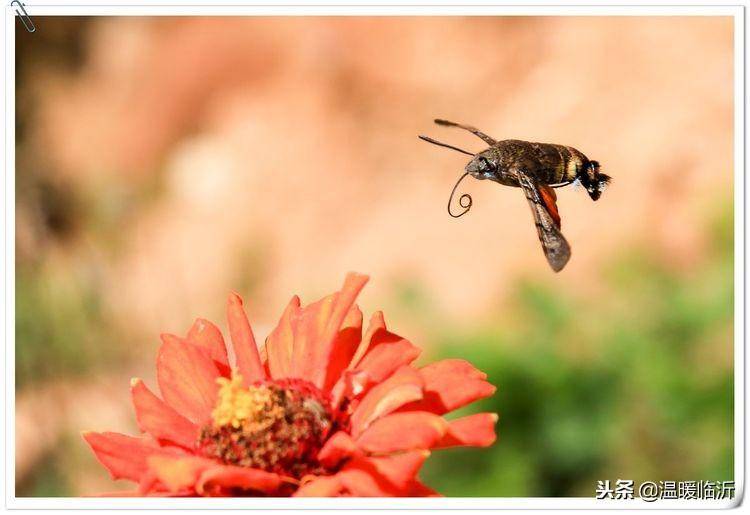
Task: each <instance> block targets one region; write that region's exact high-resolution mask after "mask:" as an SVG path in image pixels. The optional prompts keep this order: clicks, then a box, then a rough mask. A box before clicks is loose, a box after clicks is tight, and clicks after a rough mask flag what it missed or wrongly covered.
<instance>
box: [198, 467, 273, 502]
mask: <svg viewBox="0 0 750 515" xmlns="http://www.w3.org/2000/svg"><path fill="white" fill-rule="evenodd" d="M279 486H281V477H280V476H279V475H278V474H274V473H272V472H266V471H265V470H260V469H254V468H247V467H237V466H234V465H219V466H214V467H212V468H210V469H208V470H206V471H205V472H203V474H201V476H200V479H199V480H198V482H197V484H196V490H197V491H198V493H199V494H201V495H206V494H208V495H211V494H219V493H221V492H224V491H226V490H230V491H231V490H235V489H239V490H250V491H254V492H262V493H264V494H270V493H273V492H275V491H277V490H278V489H279ZM230 493H231V492H230Z"/></svg>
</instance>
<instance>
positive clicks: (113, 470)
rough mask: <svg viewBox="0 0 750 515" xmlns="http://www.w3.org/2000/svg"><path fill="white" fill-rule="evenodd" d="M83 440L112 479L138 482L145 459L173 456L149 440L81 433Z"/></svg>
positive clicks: (112, 434)
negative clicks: (154, 456) (156, 455)
mask: <svg viewBox="0 0 750 515" xmlns="http://www.w3.org/2000/svg"><path fill="white" fill-rule="evenodd" d="M83 439H84V440H86V443H88V444H89V446H90V447H91V450H92V451H94V454H95V455H96V459H97V460H99V462H100V463H101V464H102V465H104V467H105V468H106V469H107V470H108V471H109V473H110V475H111V476H112V479H130V480H132V481H138V480H139V479H140V478H141V476H142V475H143V474H144V473H145V472H146V469H147V464H146V459H147V458H148V457H149V456H152V455H154V454H161V455H169V454H172V455H174V454H175V453H174V452H172V451H168V450H166V449H162V448H160V447H159V446H158V445H157V444H156V443H154V442H153V441H152V440H150V439H146V438H143V437H135V436H128V435H123V434H120V433H110V432H106V433H95V432H93V431H87V432H85V433H83Z"/></svg>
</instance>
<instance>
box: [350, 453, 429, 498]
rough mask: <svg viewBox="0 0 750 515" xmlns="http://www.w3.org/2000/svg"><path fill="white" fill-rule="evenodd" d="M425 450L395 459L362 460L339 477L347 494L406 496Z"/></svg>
mask: <svg viewBox="0 0 750 515" xmlns="http://www.w3.org/2000/svg"><path fill="white" fill-rule="evenodd" d="M429 455H430V453H429V452H428V451H424V450H416V451H409V452H403V453H400V454H396V455H393V456H380V457H361V458H356V459H354V460H352V461H350V462H349V463H347V464H346V465H345V466H344V468H343V469H342V470H341V472H339V473H338V474H337V476H338V477H339V479H340V481H341V483H342V484H343V486H344V488H345V489H346V490H348V493H349V494H351V495H355V496H361V497H382V496H407V495H409V494H410V493H411V490H412V484H413V482H414V481H415V477H416V475H417V472H418V471H419V469H420V467H421V466H422V463H424V460H425V459H426V458H427V456H429Z"/></svg>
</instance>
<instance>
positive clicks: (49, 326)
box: [16, 265, 126, 388]
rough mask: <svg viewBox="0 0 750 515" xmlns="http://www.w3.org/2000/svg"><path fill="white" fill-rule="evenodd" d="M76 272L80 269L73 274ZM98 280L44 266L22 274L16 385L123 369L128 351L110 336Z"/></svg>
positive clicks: (23, 268) (19, 276)
mask: <svg viewBox="0 0 750 515" xmlns="http://www.w3.org/2000/svg"><path fill="white" fill-rule="evenodd" d="M73 272H75V270H74V271H73ZM105 320H106V317H105V316H104V314H103V313H102V307H101V303H100V298H99V294H98V286H97V284H96V280H95V278H94V277H93V276H91V275H90V274H89V275H83V274H82V275H81V276H72V275H69V274H59V273H55V272H53V271H51V270H48V269H46V268H44V267H43V266H32V265H26V266H20V267H19V268H18V269H17V272H16V386H17V387H18V388H23V387H24V386H26V385H27V384H31V383H34V382H35V383H37V384H40V383H42V382H44V381H45V380H48V379H52V378H61V377H69V376H75V375H79V374H81V373H84V372H86V371H88V370H89V369H90V368H91V367H92V366H93V365H95V364H103V365H105V366H107V364H109V365H108V366H112V365H121V362H119V361H118V359H117V358H118V357H121V355H123V354H124V349H125V348H126V347H125V346H124V345H123V344H122V343H123V342H122V341H121V340H116V339H115V338H114V337H113V336H112V335H113V334H117V331H108V330H107V327H108V326H107V323H106V321H105Z"/></svg>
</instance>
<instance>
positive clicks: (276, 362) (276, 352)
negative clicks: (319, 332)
mask: <svg viewBox="0 0 750 515" xmlns="http://www.w3.org/2000/svg"><path fill="white" fill-rule="evenodd" d="M299 312H300V302H299V297H297V296H296V295H295V296H294V297H292V300H291V301H289V304H288V305H287V307H286V309H285V310H284V314H283V315H281V320H279V324H278V325H277V326H276V327H275V328H274V330H273V331H271V334H269V335H268V339H267V340H266V354H267V355H268V371H269V373H270V376H271V377H272V378H274V379H281V378H285V377H290V373H291V366H292V352H293V350H294V322H296V319H297V317H298V316H299Z"/></svg>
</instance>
